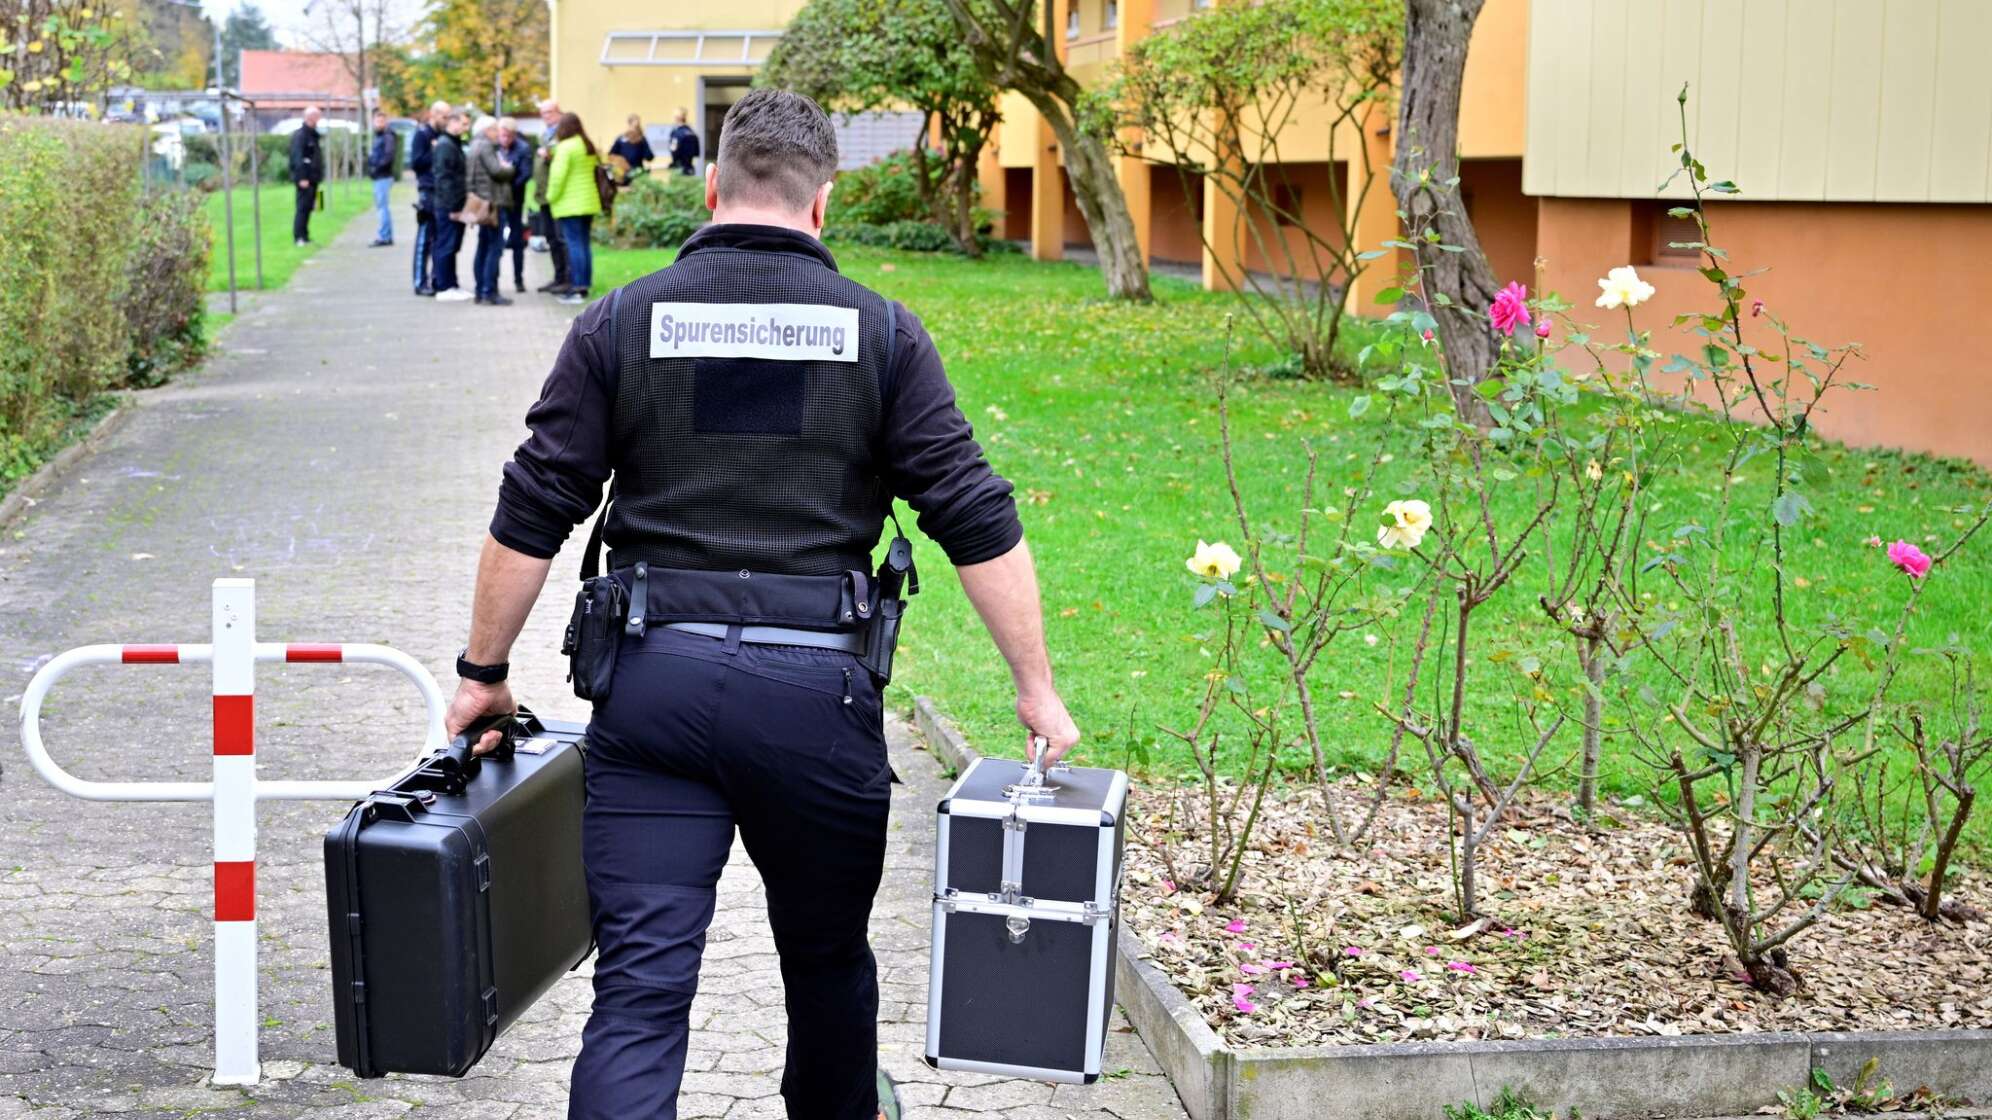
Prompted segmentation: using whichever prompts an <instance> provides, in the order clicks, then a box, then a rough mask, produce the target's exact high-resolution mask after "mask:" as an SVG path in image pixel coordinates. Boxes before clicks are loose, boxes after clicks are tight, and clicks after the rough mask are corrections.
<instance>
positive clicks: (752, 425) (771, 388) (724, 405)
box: [692, 358, 803, 436]
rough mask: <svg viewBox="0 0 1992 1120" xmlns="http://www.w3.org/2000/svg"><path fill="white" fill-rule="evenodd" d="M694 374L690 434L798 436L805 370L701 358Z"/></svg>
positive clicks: (757, 361) (751, 360)
mask: <svg viewBox="0 0 1992 1120" xmlns="http://www.w3.org/2000/svg"><path fill="white" fill-rule="evenodd" d="M696 361H697V363H698V364H697V366H696V367H695V369H694V371H693V375H692V430H693V431H696V432H708V433H730V434H751V435H771V436H794V435H801V434H802V401H803V368H802V366H801V365H800V364H799V363H796V362H773V361H768V360H766V359H762V358H699V359H696Z"/></svg>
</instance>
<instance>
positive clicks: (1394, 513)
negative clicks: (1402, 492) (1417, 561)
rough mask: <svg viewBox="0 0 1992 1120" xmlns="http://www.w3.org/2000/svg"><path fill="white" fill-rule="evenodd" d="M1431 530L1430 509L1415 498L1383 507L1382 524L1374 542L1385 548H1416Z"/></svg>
mask: <svg viewBox="0 0 1992 1120" xmlns="http://www.w3.org/2000/svg"><path fill="white" fill-rule="evenodd" d="M1431 528H1432V507H1431V506H1429V505H1426V504H1425V503H1424V502H1421V501H1419V500H1418V499H1416V498H1408V499H1405V500H1402V501H1396V502H1392V503H1390V504H1389V505H1387V506H1385V507H1383V524H1382V525H1381V526H1380V527H1378V529H1377V531H1376V542H1377V543H1378V544H1380V545H1382V546H1383V547H1385V548H1417V547H1418V542H1419V541H1422V540H1424V539H1425V534H1426V532H1428V531H1429V530H1430V529H1431Z"/></svg>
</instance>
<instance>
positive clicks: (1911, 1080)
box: [914, 696, 1992, 1120]
mask: <svg viewBox="0 0 1992 1120" xmlns="http://www.w3.org/2000/svg"><path fill="white" fill-rule="evenodd" d="M914 719H915V723H916V724H917V725H918V726H919V729H920V731H921V732H922V734H924V735H925V736H926V738H927V742H928V743H930V744H932V746H933V749H934V753H935V755H936V756H937V757H939V758H940V759H941V760H942V762H943V763H945V764H946V765H948V766H949V767H951V768H953V769H954V770H955V771H956V772H957V773H958V772H960V771H961V770H963V769H965V768H966V767H967V766H968V764H969V763H970V762H972V761H974V759H975V758H976V757H977V754H976V751H975V750H974V748H972V747H970V746H969V745H968V743H967V741H966V740H964V739H963V738H962V737H961V734H960V733H959V732H957V731H956V730H954V728H952V727H951V726H949V725H948V724H947V723H946V721H945V720H943V719H942V718H941V716H940V714H939V713H938V712H937V711H935V709H934V705H933V701H932V700H930V699H928V698H927V697H924V696H921V697H916V698H915V699H914ZM1119 947H1120V954H1119V971H1118V972H1117V973H1116V976H1115V983H1116V994H1117V995H1118V996H1119V997H1120V1002H1121V1007H1122V1010H1124V1011H1125V1012H1126V1013H1127V1018H1128V1021H1129V1022H1130V1023H1132V1024H1133V1025H1134V1029H1135V1031H1136V1033H1138V1034H1140V1035H1141V1039H1142V1041H1143V1042H1145V1043H1147V1044H1148V1049H1149V1052H1150V1053H1152V1054H1153V1055H1154V1056H1155V1060H1156V1061H1157V1062H1158V1063H1159V1064H1160V1065H1161V1066H1162V1070H1163V1072H1164V1073H1166V1074H1168V1076H1169V1080H1170V1081H1171V1082H1172V1083H1174V1085H1175V1086H1176V1093H1177V1095H1178V1096H1180V1097H1181V1098H1182V1100H1183V1106H1184V1108H1185V1109H1187V1110H1188V1111H1189V1114H1190V1116H1191V1117H1192V1118H1193V1120H1320V1118H1323V1117H1334V1118H1335V1120H1438V1118H1439V1117H1440V1116H1442V1115H1443V1112H1442V1111H1441V1110H1442V1109H1444V1108H1446V1107H1447V1106H1451V1105H1458V1104H1460V1103H1462V1102H1464V1101H1473V1102H1475V1103H1477V1104H1479V1105H1481V1106H1482V1107H1491V1106H1492V1105H1493V1103H1494V1099H1495V1098H1496V1097H1497V1096H1499V1094H1500V1093H1501V1090H1502V1089H1504V1088H1507V1089H1513V1090H1514V1091H1515V1092H1516V1093H1518V1094H1520V1095H1522V1096H1524V1097H1526V1098H1527V1099H1528V1100H1530V1101H1531V1102H1533V1103H1534V1104H1535V1105H1536V1106H1537V1107H1540V1108H1544V1109H1553V1110H1555V1111H1556V1112H1557V1113H1558V1114H1567V1113H1568V1112H1569V1111H1570V1110H1572V1109H1574V1110H1576V1111H1577V1112H1578V1113H1580V1114H1581V1115H1583V1116H1585V1117H1606V1118H1609V1117H1643V1116H1655V1117H1694V1116H1740V1115H1746V1114H1749V1113H1752V1112H1755V1111H1756V1110H1757V1109H1759V1108H1762V1107H1764V1106H1766V1105H1774V1104H1776V1103H1777V1094H1778V1092H1779V1091H1780V1090H1792V1089H1797V1088H1799V1087H1801V1086H1803V1085H1805V1084H1807V1082H1808V1081H1809V1080H1810V1077H1811V1073H1812V1070H1814V1069H1823V1070H1825V1071H1826V1072H1827V1073H1828V1074H1829V1075H1830V1076H1831V1077H1832V1079H1833V1082H1834V1084H1836V1085H1843V1086H1845V1085H1852V1084H1853V1083H1854V1081H1855V1078H1856V1077H1857V1076H1858V1075H1859V1073H1860V1070H1861V1067H1862V1066H1863V1065H1865V1064H1866V1063H1867V1061H1868V1060H1869V1059H1870V1058H1873V1059H1877V1061H1878V1067H1877V1073H1878V1075H1879V1076H1880V1077H1882V1078H1885V1079H1887V1080H1888V1081H1889V1082H1890V1083H1892V1084H1893V1085H1894V1086H1895V1089H1896V1091H1897V1092H1899V1093H1903V1094H1907V1093H1908V1092H1910V1091H1911V1090H1914V1089H1916V1088H1918V1087H1921V1086H1928V1087H1929V1088H1930V1089H1931V1090H1933V1091H1935V1092H1937V1093H1940V1094H1942V1095H1943V1096H1945V1097H1949V1098H1953V1099H1959V1098H1961V1099H1964V1100H1967V1101H1970V1102H1971V1103H1972V1104H1973V1105H1975V1106H1980V1107H1983V1106H1986V1105H1988V1104H1992V1030H1930V1031H1852V1032H1819V1033H1799V1032H1775V1033H1773V1032H1767V1033H1763V1034H1748V1035H1734V1034H1732V1035H1683V1036H1679V1037H1675V1038H1559V1039H1539V1040H1527V1041H1520V1042H1407V1043H1385V1044H1378V1045H1372V1046H1316V1047H1298V1048H1293V1049H1247V1050H1234V1049H1232V1048H1231V1047H1229V1046H1228V1045H1226V1044H1225V1042H1224V1040H1223V1039H1221V1038H1220V1037H1218V1035H1217V1032H1215V1031H1213V1030H1212V1029H1211V1027H1210V1025H1209V1024H1208V1023H1206V1022H1204V1019H1203V1015H1202V1013H1200V1012H1199V1011H1198V1010H1197V1009H1196V1007H1195V1006H1194V1005H1193V1004H1191V1003H1190V1001H1189V998H1188V997H1187V996H1185V995H1184V994H1183V993H1182V992H1181V991H1180V990H1178V989H1177V988H1176V986H1175V985H1174V984H1172V983H1170V981H1169V979H1168V977H1166V976H1164V975H1163V974H1162V971H1161V970H1160V969H1158V968H1156V967H1155V966H1154V965H1153V964H1151V963H1150V962H1149V960H1148V952H1147V949H1146V948H1145V947H1143V946H1142V944H1141V942H1140V941H1139V940H1137V939H1136V938H1135V936H1134V935H1133V934H1132V933H1129V932H1128V930H1127V927H1126V926H1122V927H1121V931H1120V946H1119Z"/></svg>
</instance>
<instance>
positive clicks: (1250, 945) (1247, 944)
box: [1238, 941, 1259, 949]
mask: <svg viewBox="0 0 1992 1120" xmlns="http://www.w3.org/2000/svg"><path fill="white" fill-rule="evenodd" d="M1238 947H1239V948H1240V949H1257V948H1258V947H1259V943H1258V942H1256V941H1240V942H1239V943H1238Z"/></svg>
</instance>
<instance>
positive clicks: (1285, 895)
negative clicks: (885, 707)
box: [1122, 779, 1992, 1046]
mask: <svg viewBox="0 0 1992 1120" xmlns="http://www.w3.org/2000/svg"><path fill="white" fill-rule="evenodd" d="M1370 788H1371V787H1367V786H1365V785H1363V784H1362V782H1361V781H1360V780H1359V779H1345V780H1344V785H1343V786H1342V787H1341V788H1340V789H1339V790H1338V792H1337V797H1338V798H1339V799H1341V801H1342V803H1343V804H1344V805H1345V806H1348V805H1354V804H1359V803H1361V802H1362V800H1364V799H1366V797H1367V794H1368V791H1369V789H1370ZM1193 792H1194V791H1193ZM1170 794H1171V791H1169V790H1167V789H1164V788H1160V787H1157V788H1151V789H1147V790H1140V791H1137V792H1136V793H1134V794H1132V795H1131V796H1130V802H1131V806H1132V812H1131V813H1130V825H1131V828H1130V831H1129V834H1128V839H1127V849H1128V850H1127V859H1128V867H1127V881H1126V884H1125V886H1124V889H1123V892H1122V907H1123V916H1124V920H1125V921H1126V922H1127V924H1128V926H1129V928H1130V929H1131V930H1132V931H1133V932H1134V933H1135V935H1136V936H1137V937H1139V938H1140V940H1141V941H1142V943H1143V944H1145V945H1146V946H1147V947H1148V948H1149V950H1150V951H1151V953H1152V954H1153V959H1154V963H1155V964H1156V965H1157V966H1158V967H1160V968H1161V969H1162V971H1163V972H1164V973H1166V974H1167V975H1168V977H1169V978H1170V979H1171V980H1172V981H1174V983H1175V984H1176V986H1177V987H1179V988H1181V989H1182V990H1183V991H1184V992H1185V993H1187V994H1188V995H1189V997H1190V998H1191V1000H1193V1001H1194V1002H1195V1003H1196V1005H1197V1007H1198V1008H1199V1009H1200V1010H1201V1011H1202V1012H1203V1014H1204V1017H1205V1019H1206V1020H1208V1021H1209V1022H1210V1024H1211V1025H1212V1026H1213V1027H1214V1028H1215V1029H1216V1030H1217V1031H1218V1033H1219V1034H1221V1035H1223V1037H1224V1038H1225V1040H1226V1041H1227V1042H1229V1043H1230V1044H1232V1045H1234V1046H1314V1045H1334V1044H1348V1043H1374V1042H1402V1041H1409V1040H1413V1039H1421V1040H1422V1039H1518V1038H1558V1037H1575V1036H1585V1037H1591V1036H1603V1035H1683V1034H1730V1033H1747V1032H1754V1031H1776V1030H1806V1031H1830V1030H1901V1029H1910V1028H1936V1027H1978V1028H1983V1027H1992V983H1988V980H1992V952H1988V950H1992V922H1988V921H1987V920H1984V919H1982V918H1981V919H1975V920H1971V921H1967V922H1965V923H1963V924H1958V923H1955V922H1950V921H1944V922H1939V923H1938V924H1935V925H1931V924H1929V923H1926V922H1924V921H1923V920H1922V919H1920V918H1918V917H1917V916H1915V915H1914V914H1913V913H1911V912H1909V911H1908V910H1905V909H1902V908H1900V907H1896V906H1891V905H1888V904H1885V903H1881V902H1870V903H1868V904H1867V905H1866V906H1865V907H1864V908H1861V907H1860V906H1859V902H1860V900H1859V899H1856V900H1855V902H1854V904H1850V905H1844V906H1841V907H1838V908H1836V909H1834V910H1833V911H1831V912H1830V913H1828V914H1827V915H1826V917H1825V918H1824V919H1823V920H1822V921H1821V922H1820V924H1819V925H1817V926H1815V927H1813V928H1812V929H1811V930H1809V931H1807V932H1805V933H1803V934H1801V935H1800V936H1799V938H1798V939H1797V940H1796V941H1795V942H1793V943H1791V944H1790V946H1789V948H1790V950H1791V958H1792V966H1793V967H1794V968H1795V969H1796V970H1797V971H1798V973H1799V975H1800V981H1801V984H1802V989H1801V991H1800V992H1799V993H1798V994H1797V995H1795V996H1791V997H1787V998H1782V999H1780V998H1776V997H1773V996H1768V995H1763V994H1760V993H1758V992H1756V991H1755V990H1753V989H1752V988H1750V987H1749V985H1748V984H1747V983H1746V982H1745V980H1746V978H1745V977H1744V975H1743V973H1742V971H1741V969H1740V967H1739V965H1738V963H1737V962H1736V960H1735V958H1734V957H1732V956H1731V955H1730V954H1729V952H1728V946H1727V944H1726V943H1725V942H1724V939H1723V936H1722V931H1721V929H1720V927H1718V926H1717V925H1716V924H1714V923H1713V922H1709V921H1705V920H1703V919H1700V918H1697V917H1695V916H1694V915H1693V914H1691V913H1690V912H1689V911H1688V909H1687V905H1686V899H1687V894H1688V884H1689V881H1690V871H1689V868H1688V866H1687V864H1686V853H1685V847H1684V845H1683V843H1682V841H1681V838H1680V836H1679V835H1678V834H1677V833H1675V832H1674V831H1672V829H1671V828H1669V827H1668V825H1667V824H1666V822H1665V821H1662V820H1659V819H1656V818H1655V817H1654V816H1653V815H1651V814H1650V813H1649V812H1641V811H1639V810H1636V809H1628V808H1624V807H1618V806H1615V807H1613V809H1612V810H1611V811H1612V814H1613V815H1614V816H1615V818H1616V819H1615V820H1610V821H1608V822H1607V825H1606V827H1605V828H1604V829H1603V830H1602V831H1599V832H1591V831H1589V830H1587V829H1585V828H1584V827H1582V826H1580V825H1578V824H1577V823H1575V822H1574V821H1573V820H1572V819H1571V817H1570V815H1569V813H1568V811H1567V810H1566V809H1565V808H1564V807H1563V805H1562V803H1561V802H1559V801H1557V800H1553V799H1551V798H1550V797H1548V796H1546V795H1543V796H1536V797H1532V798H1531V797H1524V798H1520V799H1518V803H1517V805H1516V806H1515V807H1513V808H1512V809H1511V811H1510V816H1509V819H1508V821H1507V822H1506V824H1505V826H1504V827H1503V829H1502V830H1501V833H1500V835H1499V836H1498V837H1497V838H1496V839H1494V840H1493V841H1492V842H1491V843H1490V845H1489V846H1488V847H1487V848H1485V849H1483V851H1482V856H1481V863H1480V882H1481V884H1482V895H1483V899H1484V901H1483V906H1482V908H1483V910H1484V911H1485V912H1487V913H1488V914H1489V915H1490V919H1491V920H1489V921H1485V922H1481V923H1476V924H1475V925H1473V926H1469V927H1467V928H1466V929H1465V930H1456V929H1454V928H1453V926H1452V925H1451V923H1449V922H1448V921H1447V919H1446V917H1445V915H1446V914H1447V913H1449V912H1450V909H1451V899H1452V886H1451V878H1450V875H1449V872H1448V853H1447V848H1446V845H1445V844H1444V842H1443V841H1444V837H1445V831H1444V830H1445V828H1446V822H1445V810H1444V807H1443V806H1441V805H1439V804H1437V803H1435V802H1432V801H1429V800H1424V799H1420V798H1417V797H1416V796H1413V795H1411V794H1409V793H1396V792H1393V794H1392V796H1391V797H1390V799H1389V800H1388V801H1387V802H1386V803H1385V804H1384V806H1383V808H1382V810H1381V812H1380V813H1379V815H1378V819H1377V824H1376V827H1375V829H1374V830H1373V831H1372V833H1371V834H1370V835H1369V836H1368V837H1366V838H1365V841H1364V844H1363V850H1362V851H1361V852H1360V853H1355V854H1351V853H1346V852H1343V851H1341V850H1339V849H1338V848H1337V846H1336V845H1335V843H1334V841H1333V839H1332V838H1331V837H1330V836H1329V834H1328V832H1327V829H1326V826H1325V824H1324V823H1322V822H1325V819H1326V818H1325V817H1324V816H1323V814H1322V810H1321V795H1320V791H1319V790H1318V789H1314V788H1312V787H1301V786H1298V785H1295V786H1289V787H1286V788H1284V789H1276V790H1275V791H1273V792H1272V793H1271V794H1269V795H1268V796H1267V798H1266V803H1265V808H1264V809H1263V811H1262V818H1261V822H1260V825H1259V828H1258V830H1257V832H1256V834H1255V836H1254V838H1253V846H1252V848H1251V850H1249V851H1248V852H1247V853H1246V857H1245V864H1244V872H1243V875H1242V876H1241V879H1240V884H1241V885H1240V891H1239V897H1238V899H1237V901H1236V902H1234V903H1232V904H1230V905H1226V906H1222V907H1220V906H1217V905H1214V904H1213V903H1212V901H1211V899H1212V895H1211V894H1210V893H1203V894H1196V893H1192V892H1191V891H1189V890H1180V889H1177V885H1176V884H1175V883H1174V882H1173V881H1171V880H1170V877H1169V872H1168V871H1167V869H1166V868H1165V866H1164V863H1163V861H1162V859H1161V858H1160V857H1159V855H1158V853H1157V851H1156V849H1155V847H1154V845H1155V844H1157V843H1159V842H1161V839H1162V830H1163V826H1164V824H1165V823H1166V822H1167V819H1168V815H1169V814H1168V810H1169V798H1170ZM1200 805H1201V803H1200V801H1198V800H1196V799H1194V797H1186V798H1185V800H1184V802H1183V804H1182V806H1181V807H1180V808H1179V810H1178V819H1177V826H1178V828H1179V829H1181V828H1182V826H1183V824H1184V822H1183V819H1182V813H1183V811H1184V810H1189V811H1190V812H1192V813H1195V812H1201V811H1202V810H1201V808H1200ZM1241 815H1242V814H1241ZM1199 852H1202V853H1204V858H1205V859H1207V858H1208V855H1207V853H1208V846H1207V839H1206V840H1201V841H1197V842H1183V841H1179V842H1178V846H1177V847H1176V848H1175V853H1176V854H1175V861H1176V867H1177V869H1178V870H1179V871H1181V872H1182V873H1184V874H1185V875H1188V874H1192V873H1194V871H1193V868H1194V867H1198V866H1201V865H1200V864H1199V863H1198V853H1199ZM1963 874H1964V875H1965V876H1966V877H1965V879H1964V881H1963V882H1962V883H1961V884H1959V885H1957V886H1955V887H1954V894H1955V896H1956V897H1959V898H1961V899H1962V900H1963V901H1964V902H1966V903H1968V904H1970V905H1972V906H1974V907H1976V908H1977V909H1978V910H1980V911H1982V912H1992V892H1988V885H1987V882H1986V879H1985V877H1984V876H1983V875H1981V874H1978V873H1976V872H1966V873H1963ZM1954 881H1955V880H1954Z"/></svg>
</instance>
